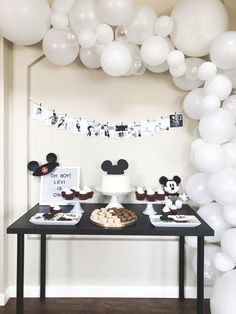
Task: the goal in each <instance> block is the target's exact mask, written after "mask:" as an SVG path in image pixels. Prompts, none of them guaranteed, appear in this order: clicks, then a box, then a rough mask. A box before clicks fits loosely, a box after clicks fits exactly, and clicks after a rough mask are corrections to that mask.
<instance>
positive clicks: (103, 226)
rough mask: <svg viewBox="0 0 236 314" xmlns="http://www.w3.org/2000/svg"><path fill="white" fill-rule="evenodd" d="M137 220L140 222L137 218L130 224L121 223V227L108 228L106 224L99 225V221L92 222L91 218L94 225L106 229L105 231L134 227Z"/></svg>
mask: <svg viewBox="0 0 236 314" xmlns="http://www.w3.org/2000/svg"><path fill="white" fill-rule="evenodd" d="M137 220H138V218H137V216H136V218H135V219H134V220H132V221H129V222H124V223H121V225H120V226H119V227H117V226H114V227H112V226H107V225H106V224H102V223H99V222H97V221H94V220H92V219H91V217H90V221H91V222H92V223H93V224H94V225H96V226H98V227H102V228H105V229H120V228H125V227H128V226H131V225H134V224H135V223H136V221H137Z"/></svg>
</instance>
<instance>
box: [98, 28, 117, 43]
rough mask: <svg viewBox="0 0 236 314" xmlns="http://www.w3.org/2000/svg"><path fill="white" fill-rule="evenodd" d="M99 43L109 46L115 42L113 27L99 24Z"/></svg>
mask: <svg viewBox="0 0 236 314" xmlns="http://www.w3.org/2000/svg"><path fill="white" fill-rule="evenodd" d="M95 36H96V38H97V41H98V42H100V43H102V44H109V43H111V42H112V41H113V38H114V33H113V30H112V28H111V26H109V25H107V24H99V25H98V26H97V27H96V29H95Z"/></svg>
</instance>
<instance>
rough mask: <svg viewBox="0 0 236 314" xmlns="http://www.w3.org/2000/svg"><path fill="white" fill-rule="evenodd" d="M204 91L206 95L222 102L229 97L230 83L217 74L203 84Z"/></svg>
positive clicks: (227, 79)
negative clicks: (215, 97) (217, 98)
mask: <svg viewBox="0 0 236 314" xmlns="http://www.w3.org/2000/svg"><path fill="white" fill-rule="evenodd" d="M204 89H205V93H206V95H215V96H217V97H219V99H220V100H224V99H226V98H227V97H229V95H230V93H231V91H232V82H231V81H230V79H229V78H228V77H227V76H225V75H223V74H217V75H216V76H215V77H214V78H213V79H211V80H209V81H207V82H206V83H205V85H204Z"/></svg>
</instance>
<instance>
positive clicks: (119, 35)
mask: <svg viewBox="0 0 236 314" xmlns="http://www.w3.org/2000/svg"><path fill="white" fill-rule="evenodd" d="M115 38H116V40H117V41H122V42H125V43H126V42H128V26H127V25H120V26H118V27H117V28H116V30H115Z"/></svg>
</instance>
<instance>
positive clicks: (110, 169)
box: [101, 159, 129, 174]
mask: <svg viewBox="0 0 236 314" xmlns="http://www.w3.org/2000/svg"><path fill="white" fill-rule="evenodd" d="M128 167H129V164H128V162H127V161H126V160H125V159H120V160H118V161H117V164H116V165H113V164H112V162H111V161H110V160H105V161H103V163H102V165H101V168H102V170H103V171H105V172H107V174H124V171H125V170H126V169H128Z"/></svg>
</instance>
